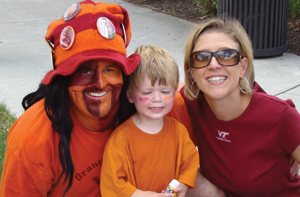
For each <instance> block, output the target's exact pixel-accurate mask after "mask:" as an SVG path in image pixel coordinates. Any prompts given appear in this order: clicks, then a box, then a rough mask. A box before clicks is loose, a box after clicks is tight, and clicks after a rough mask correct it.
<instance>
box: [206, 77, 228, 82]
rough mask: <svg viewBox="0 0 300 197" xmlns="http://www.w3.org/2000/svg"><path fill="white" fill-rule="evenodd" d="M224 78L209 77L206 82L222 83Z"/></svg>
mask: <svg viewBox="0 0 300 197" xmlns="http://www.w3.org/2000/svg"><path fill="white" fill-rule="evenodd" d="M225 79H226V77H211V78H209V79H207V81H208V82H219V81H224V80H225Z"/></svg>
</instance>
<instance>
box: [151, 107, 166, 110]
mask: <svg viewBox="0 0 300 197" xmlns="http://www.w3.org/2000/svg"><path fill="white" fill-rule="evenodd" d="M149 109H152V110H159V109H163V107H149Z"/></svg>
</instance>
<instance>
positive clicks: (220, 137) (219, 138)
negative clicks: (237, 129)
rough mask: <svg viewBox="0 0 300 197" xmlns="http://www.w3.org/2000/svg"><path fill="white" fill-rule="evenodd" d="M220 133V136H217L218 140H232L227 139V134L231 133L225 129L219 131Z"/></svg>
mask: <svg viewBox="0 0 300 197" xmlns="http://www.w3.org/2000/svg"><path fill="white" fill-rule="evenodd" d="M218 135H219V136H218V137H216V138H217V139H218V140H221V141H225V142H231V141H230V140H227V139H226V136H228V135H229V133H227V132H224V131H218Z"/></svg>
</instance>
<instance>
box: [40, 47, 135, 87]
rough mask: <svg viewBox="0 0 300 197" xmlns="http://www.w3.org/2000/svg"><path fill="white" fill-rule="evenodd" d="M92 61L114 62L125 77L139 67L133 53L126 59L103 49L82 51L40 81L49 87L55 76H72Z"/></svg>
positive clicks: (114, 52)
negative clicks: (120, 67)
mask: <svg viewBox="0 0 300 197" xmlns="http://www.w3.org/2000/svg"><path fill="white" fill-rule="evenodd" d="M92 60H106V61H113V62H116V63H118V64H120V65H121V66H122V69H123V72H124V73H125V75H129V74H131V73H132V72H133V71H134V69H135V68H136V67H137V66H138V65H139V63H140V60H141V56H140V55H139V54H136V53H134V54H132V55H130V56H129V57H126V56H125V55H123V54H121V53H119V52H116V51H110V50H103V49H95V50H90V51H84V52H82V53H79V54H76V55H74V56H73V57H70V58H69V59H67V60H66V61H64V62H62V63H61V64H60V65H58V66H57V67H56V69H54V70H51V71H49V72H48V73H47V74H46V75H45V77H44V79H43V80H42V83H43V84H44V85H49V84H50V83H51V82H52V80H53V78H54V77H55V76H57V75H62V76H69V75H71V74H73V73H74V72H75V71H76V70H77V69H78V67H79V66H80V65H81V64H82V63H84V62H87V61H92Z"/></svg>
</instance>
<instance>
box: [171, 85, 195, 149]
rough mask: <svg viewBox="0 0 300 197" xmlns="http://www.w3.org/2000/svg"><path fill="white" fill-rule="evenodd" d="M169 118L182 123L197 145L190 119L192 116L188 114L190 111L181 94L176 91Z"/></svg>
mask: <svg viewBox="0 0 300 197" xmlns="http://www.w3.org/2000/svg"><path fill="white" fill-rule="evenodd" d="M167 116H169V117H172V118H174V119H176V120H178V121H179V122H181V123H182V124H183V125H184V126H185V127H186V129H187V130H188V133H189V135H190V138H191V140H192V141H193V143H194V144H195V145H197V139H196V136H195V135H194V131H193V125H192V121H191V118H190V115H189V113H188V110H187V108H186V105H185V102H184V100H183V98H182V96H181V94H180V93H179V92H177V91H176V93H175V100H174V104H173V108H172V110H171V111H170V112H169V113H168V114H167Z"/></svg>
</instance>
